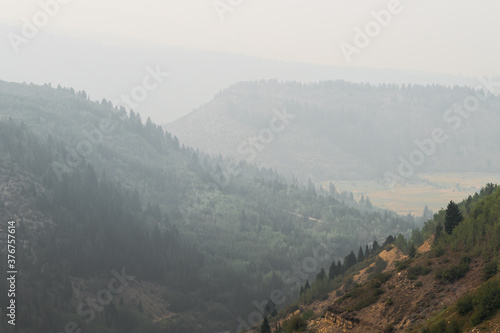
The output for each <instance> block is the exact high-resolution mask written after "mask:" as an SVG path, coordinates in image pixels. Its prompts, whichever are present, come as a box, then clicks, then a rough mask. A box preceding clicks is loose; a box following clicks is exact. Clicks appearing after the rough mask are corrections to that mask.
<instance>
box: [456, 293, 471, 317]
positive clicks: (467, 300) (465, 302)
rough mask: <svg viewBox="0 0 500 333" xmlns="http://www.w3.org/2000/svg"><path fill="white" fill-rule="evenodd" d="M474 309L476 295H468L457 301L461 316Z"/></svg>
mask: <svg viewBox="0 0 500 333" xmlns="http://www.w3.org/2000/svg"><path fill="white" fill-rule="evenodd" d="M472 310H474V297H473V296H471V295H466V296H464V297H462V298H461V299H459V300H458V301H457V311H458V314H460V315H461V316H465V315H466V314H468V313H469V312H471V311H472Z"/></svg>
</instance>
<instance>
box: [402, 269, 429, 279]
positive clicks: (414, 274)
mask: <svg viewBox="0 0 500 333" xmlns="http://www.w3.org/2000/svg"><path fill="white" fill-rule="evenodd" d="M431 271H432V268H430V267H428V266H414V267H410V268H408V278H409V279H410V280H416V279H417V278H418V277H419V276H424V275H427V274H429V273H430V272H431Z"/></svg>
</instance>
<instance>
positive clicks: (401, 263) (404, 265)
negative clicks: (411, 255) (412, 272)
mask: <svg viewBox="0 0 500 333" xmlns="http://www.w3.org/2000/svg"><path fill="white" fill-rule="evenodd" d="M412 262H413V259H408V260H405V261H396V270H397V271H398V272H401V271H402V270H405V269H407V268H408V267H409V266H410V264H411V263H412Z"/></svg>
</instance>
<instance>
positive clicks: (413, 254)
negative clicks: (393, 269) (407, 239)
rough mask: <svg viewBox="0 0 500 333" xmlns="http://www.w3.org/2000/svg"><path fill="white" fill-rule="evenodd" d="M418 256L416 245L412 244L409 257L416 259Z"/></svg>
mask: <svg viewBox="0 0 500 333" xmlns="http://www.w3.org/2000/svg"><path fill="white" fill-rule="evenodd" d="M416 255H417V249H416V248H415V245H413V243H410V248H409V249H408V257H410V258H415V256H416Z"/></svg>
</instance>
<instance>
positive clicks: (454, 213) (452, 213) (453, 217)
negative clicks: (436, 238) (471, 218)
mask: <svg viewBox="0 0 500 333" xmlns="http://www.w3.org/2000/svg"><path fill="white" fill-rule="evenodd" d="M463 219H464V217H463V216H462V213H461V212H460V208H458V205H457V204H456V203H454V202H453V200H452V201H450V203H449V204H448V207H447V208H446V216H445V217H444V230H445V231H446V233H447V234H448V235H451V233H452V232H453V229H455V228H456V226H457V225H458V224H459V223H460V222H462V220H463Z"/></svg>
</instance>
